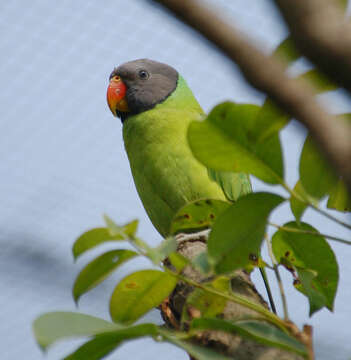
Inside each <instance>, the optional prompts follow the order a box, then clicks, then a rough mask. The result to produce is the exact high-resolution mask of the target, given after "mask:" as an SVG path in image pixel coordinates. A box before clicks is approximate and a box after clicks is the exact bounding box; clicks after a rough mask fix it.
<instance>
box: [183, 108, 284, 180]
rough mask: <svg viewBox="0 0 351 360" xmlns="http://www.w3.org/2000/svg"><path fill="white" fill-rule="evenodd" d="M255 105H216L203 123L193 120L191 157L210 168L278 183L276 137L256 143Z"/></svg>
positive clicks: (279, 167)
mask: <svg viewBox="0 0 351 360" xmlns="http://www.w3.org/2000/svg"><path fill="white" fill-rule="evenodd" d="M259 109H260V108H259V106H256V105H246V104H235V103H231V102H226V103H222V104H220V105H218V106H216V107H215V108H214V109H213V110H212V111H211V112H210V114H209V115H208V117H207V119H206V120H205V121H202V122H200V121H194V122H192V123H191V124H190V126H189V129H188V140H189V144H190V147H191V150H192V151H193V154H194V155H195V157H196V158H197V159H198V160H199V161H200V162H202V163H203V164H204V165H206V166H207V167H208V168H210V169H214V170H218V171H233V172H242V173H250V174H252V175H254V176H256V177H258V178H260V179H261V180H263V181H266V182H268V183H271V184H279V183H281V182H282V179H283V177H284V170H283V159H282V152H281V146H280V140H279V137H278V135H277V134H275V135H274V136H271V137H270V138H269V139H266V140H265V141H264V142H257V141H256V136H253V135H254V134H255V131H256V130H255V128H256V126H257V124H258V123H257V114H258V111H259Z"/></svg>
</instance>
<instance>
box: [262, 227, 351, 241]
mask: <svg viewBox="0 0 351 360" xmlns="http://www.w3.org/2000/svg"><path fill="white" fill-rule="evenodd" d="M268 224H269V225H270V226H273V227H275V228H276V229H278V230H283V231H286V232H293V233H299V234H306V235H314V236H323V237H325V238H327V239H330V240H334V241H337V242H341V243H343V244H347V245H351V241H349V240H345V239H342V238H339V237H336V236H332V235H328V234H321V233H319V232H316V231H311V230H302V229H295V228H290V227H288V226H280V225H277V224H274V223H272V222H268Z"/></svg>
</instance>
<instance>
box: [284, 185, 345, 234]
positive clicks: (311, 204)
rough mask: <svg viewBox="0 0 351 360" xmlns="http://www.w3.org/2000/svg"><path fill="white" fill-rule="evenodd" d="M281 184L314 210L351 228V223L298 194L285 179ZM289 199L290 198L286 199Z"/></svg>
mask: <svg viewBox="0 0 351 360" xmlns="http://www.w3.org/2000/svg"><path fill="white" fill-rule="evenodd" d="M280 184H281V185H282V186H283V188H284V189H285V190H286V191H287V192H288V193H289V194H290V195H291V196H294V197H295V198H296V199H298V200H299V201H301V202H303V203H305V204H306V205H307V206H309V207H310V208H312V209H313V210H315V211H317V212H319V213H320V214H321V215H323V216H325V217H327V218H328V219H330V220H332V221H334V222H336V223H338V224H339V225H341V226H344V227H346V228H347V229H351V225H350V224H347V223H345V222H343V221H342V220H340V219H338V218H336V217H334V216H333V215H331V214H329V213H328V212H326V211H324V210H322V209H320V208H319V207H318V206H316V205H314V204H313V203H312V202H310V201H309V200H308V199H306V198H304V197H302V196H300V194H298V193H297V192H296V191H295V190H293V189H291V188H290V186H289V185H288V184H286V183H285V182H284V181H281V182H280ZM286 200H288V199H286Z"/></svg>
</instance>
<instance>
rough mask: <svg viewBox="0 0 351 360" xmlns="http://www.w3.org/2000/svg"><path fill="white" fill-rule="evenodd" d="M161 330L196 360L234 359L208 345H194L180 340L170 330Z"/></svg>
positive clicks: (164, 335) (165, 336)
mask: <svg viewBox="0 0 351 360" xmlns="http://www.w3.org/2000/svg"><path fill="white" fill-rule="evenodd" d="M159 332H160V333H161V335H162V336H163V337H164V338H165V339H166V340H167V341H168V342H170V343H171V344H174V345H176V346H178V347H180V348H182V349H184V350H185V351H186V352H187V353H188V354H189V355H191V356H192V357H193V358H194V359H196V360H231V359H232V358H229V357H227V356H224V355H222V354H221V353H219V352H215V351H213V350H210V349H209V348H207V347H204V346H200V345H194V344H192V343H191V342H188V341H184V340H180V339H179V338H177V337H176V336H175V335H174V334H173V333H172V332H170V331H167V330H164V329H159Z"/></svg>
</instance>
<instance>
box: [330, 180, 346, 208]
mask: <svg viewBox="0 0 351 360" xmlns="http://www.w3.org/2000/svg"><path fill="white" fill-rule="evenodd" d="M327 207H328V208H329V209H334V210H338V211H341V212H347V211H351V196H350V195H349V194H348V191H347V188H346V185H345V182H344V181H342V180H341V179H339V181H338V182H337V184H336V185H335V186H334V187H333V189H332V190H331V191H330V196H329V199H328V203H327Z"/></svg>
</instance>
